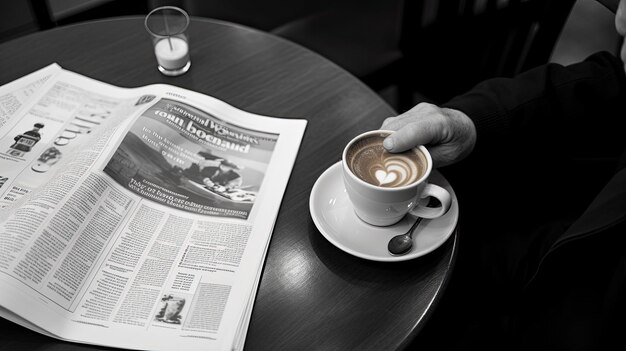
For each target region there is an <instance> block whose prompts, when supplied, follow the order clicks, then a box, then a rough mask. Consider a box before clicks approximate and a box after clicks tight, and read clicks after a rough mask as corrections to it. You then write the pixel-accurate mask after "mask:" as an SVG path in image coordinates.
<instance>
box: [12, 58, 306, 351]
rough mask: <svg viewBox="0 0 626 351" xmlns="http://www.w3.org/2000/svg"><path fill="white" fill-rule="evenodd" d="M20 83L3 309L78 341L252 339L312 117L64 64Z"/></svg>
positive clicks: (168, 343)
mask: <svg viewBox="0 0 626 351" xmlns="http://www.w3.org/2000/svg"><path fill="white" fill-rule="evenodd" d="M18 81H19V80H18ZM18 81H15V82H13V83H10V84H7V85H5V86H3V87H0V101H2V98H6V97H21V98H20V99H18V100H19V106H16V107H14V108H12V110H10V111H9V110H8V109H7V108H5V109H4V110H3V111H5V112H3V117H2V118H3V121H5V122H4V124H3V125H2V126H0V172H2V174H0V177H1V178H0V179H3V181H2V184H1V185H0V196H1V201H0V204H1V205H2V207H3V209H2V212H1V213H0V215H1V217H0V242H1V243H2V244H1V245H0V289H2V291H3V294H0V306H1V308H0V316H2V317H4V318H6V319H8V320H11V321H13V322H16V323H18V324H21V325H23V326H25V327H27V328H30V329H32V330H35V331H37V332H40V333H43V334H46V335H49V336H52V337H56V338H59V339H63V340H68V341H75V342H80V343H89V344H95V345H104V346H112V347H120V348H130V349H150V350H171V349H186V350H231V349H237V348H240V347H241V346H242V345H243V339H244V338H245V334H246V332H245V331H246V329H247V324H248V322H249V317H250V313H251V308H250V306H252V301H253V299H254V295H255V292H256V288H257V286H258V281H259V276H260V272H261V267H262V265H263V261H264V259H265V254H266V251H267V246H268V243H269V239H270V237H271V232H272V229H273V226H274V222H275V220H276V216H277V214H278V209H279V207H280V202H281V200H282V195H283V193H284V190H285V188H286V185H287V182H288V180H289V176H290V173H291V169H292V167H293V163H294V161H295V158H296V156H297V151H298V148H299V145H300V142H301V139H302V137H303V134H304V130H305V127H306V121H305V120H302V119H283V118H273V117H266V116H260V115H256V114H252V113H249V112H246V111H242V110H239V109H237V108H235V107H233V106H230V105H228V104H226V103H224V102H222V101H220V100H217V99H214V98H212V97H210V96H206V95H203V94H199V93H196V92H193V91H189V90H185V89H181V88H177V87H174V86H169V85H150V86H144V87H139V88H132V89H129V88H120V87H115V86H112V85H109V84H106V83H103V82H100V81H96V80H93V79H90V78H87V77H85V76H82V75H78V74H76V73H73V72H70V71H67V70H64V69H62V68H60V67H59V66H58V65H51V66H49V67H46V68H44V69H42V70H40V71H37V72H35V73H33V74H31V75H29V76H26V77H24V79H22V80H21V81H20V82H19V84H16V82H18ZM26 90H29V91H30V92H29V93H28V96H26V95H25V94H26V93H25V91H26ZM14 100H15V99H14Z"/></svg>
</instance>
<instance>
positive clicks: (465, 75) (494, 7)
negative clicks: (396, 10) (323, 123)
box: [400, 0, 575, 102]
mask: <svg viewBox="0 0 626 351" xmlns="http://www.w3.org/2000/svg"><path fill="white" fill-rule="evenodd" d="M574 2H575V0H525V1H523V0H421V1H415V0H405V8H404V19H403V24H402V26H403V29H402V37H401V40H400V48H401V50H402V52H403V54H404V56H405V58H406V60H407V67H408V69H409V71H410V73H412V74H410V76H411V77H412V79H414V80H416V81H417V82H418V86H417V89H418V90H421V92H422V93H423V94H425V95H426V96H430V97H432V99H433V100H435V101H436V102H443V101H445V100H447V99H449V98H451V97H452V96H454V95H456V94H459V93H462V92H464V91H465V90H467V89H469V88H471V87H472V86H473V85H475V84H476V83H478V82H480V81H481V80H484V79H487V78H491V77H512V76H514V75H516V74H518V73H520V72H523V71H525V70H527V69H529V68H532V67H535V66H538V65H541V64H544V63H547V62H548V60H549V58H550V55H551V53H552V50H553V48H554V46H555V43H556V41H557V39H558V37H559V34H560V32H561V29H562V28H563V25H564V24H565V21H566V20H567V17H568V15H569V13H570V11H571V9H572V7H573V5H574Z"/></svg>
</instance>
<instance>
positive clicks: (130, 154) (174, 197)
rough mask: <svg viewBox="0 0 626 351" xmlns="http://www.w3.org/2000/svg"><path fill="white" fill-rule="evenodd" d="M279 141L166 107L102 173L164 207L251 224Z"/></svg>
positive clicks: (146, 119)
mask: <svg viewBox="0 0 626 351" xmlns="http://www.w3.org/2000/svg"><path fill="white" fill-rule="evenodd" d="M277 140H278V135H277V134H273V133H266V132H260V131H256V130H250V129H247V128H243V127H240V126H236V125H233V124H231V123H227V122H225V121H223V120H221V119H219V118H218V117H216V116H213V115H211V114H209V113H207V112H205V111H201V110H199V109H197V108H195V107H193V106H190V105H188V104H185V103H181V102H178V101H174V100H170V99H161V100H159V101H157V102H156V103H155V104H154V105H153V106H151V107H150V108H148V109H147V110H146V111H145V112H144V113H143V114H142V115H141V116H139V117H138V119H137V120H136V121H135V122H134V124H133V126H131V128H130V130H129V131H128V132H127V134H126V135H125V137H124V139H123V140H122V143H121V144H120V146H119V147H118V149H117V150H116V151H115V153H114V155H113V156H112V157H111V159H110V160H109V162H108V164H107V165H106V167H105V169H104V172H105V173H107V174H108V175H109V176H111V177H112V178H113V179H114V180H115V181H117V182H118V183H119V184H121V185H123V186H124V187H126V188H127V189H129V190H131V191H133V192H135V193H136V194H138V195H140V196H142V197H144V198H146V199H148V200H151V201H154V202H157V203H160V204H162V205H166V206H169V207H172V208H176V209H180V210H184V211H187V212H192V213H198V214H204V215H212V216H218V217H231V218H241V219H247V218H248V216H249V214H250V211H251V209H252V207H253V205H254V202H255V199H256V196H257V194H258V191H259V189H260V187H261V184H262V182H263V178H264V176H265V172H266V170H267V167H268V165H269V161H270V159H271V156H272V152H273V150H274V147H275V146H276V142H277Z"/></svg>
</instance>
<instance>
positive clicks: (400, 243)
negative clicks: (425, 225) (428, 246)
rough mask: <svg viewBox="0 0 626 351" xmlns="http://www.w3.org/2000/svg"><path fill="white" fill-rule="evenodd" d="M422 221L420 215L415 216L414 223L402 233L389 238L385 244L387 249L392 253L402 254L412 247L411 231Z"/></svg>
mask: <svg viewBox="0 0 626 351" xmlns="http://www.w3.org/2000/svg"><path fill="white" fill-rule="evenodd" d="M421 221H422V217H417V219H416V220H415V223H413V225H412V226H411V228H409V230H408V231H407V232H406V233H404V234H399V235H396V236H394V237H393V238H391V240H389V243H388V244H387V250H389V253H391V254H392V255H403V254H405V253H407V252H409V250H411V247H413V232H414V231H415V228H416V227H417V225H418V224H419V223H420V222H421Z"/></svg>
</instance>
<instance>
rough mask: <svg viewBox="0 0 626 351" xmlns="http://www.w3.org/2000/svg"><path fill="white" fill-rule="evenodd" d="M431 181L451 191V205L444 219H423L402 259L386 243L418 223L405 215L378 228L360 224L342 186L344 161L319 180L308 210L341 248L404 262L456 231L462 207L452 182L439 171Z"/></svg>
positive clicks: (332, 167) (359, 253)
mask: <svg viewBox="0 0 626 351" xmlns="http://www.w3.org/2000/svg"><path fill="white" fill-rule="evenodd" d="M430 181H431V182H432V183H434V184H437V185H439V186H441V187H443V188H445V189H446V190H448V191H449V192H450V194H451V195H452V205H451V206H450V210H449V211H448V212H447V213H446V214H445V215H443V216H442V217H439V218H436V219H424V220H423V221H422V223H420V224H419V226H418V227H417V229H416V231H415V233H414V234H413V240H415V241H414V243H413V248H411V251H409V253H407V254H405V255H402V256H394V255H392V254H390V253H389V252H388V251H387V243H388V242H389V240H390V239H391V238H392V237H393V236H395V235H398V234H402V233H405V232H406V231H407V230H409V228H410V227H411V224H412V223H413V221H414V220H415V219H414V217H413V216H410V215H409V216H406V217H405V218H403V219H402V220H401V221H400V222H398V223H396V224H394V225H391V226H388V227H377V226H373V225H369V224H367V223H365V222H363V221H361V220H360V219H359V218H358V217H357V216H356V214H355V213H354V210H353V209H352V206H351V204H350V199H348V194H347V193H346V190H345V187H344V185H343V179H342V175H341V161H339V162H337V163H335V164H334V165H332V166H330V167H329V168H328V169H327V170H326V171H324V173H322V175H321V176H320V177H319V178H318V179H317V181H316V182H315V185H313V190H312V191H311V197H310V198H309V208H310V211H311V217H313V222H315V225H316V226H317V229H319V231H320V232H321V233H322V235H324V237H326V239H327V240H328V241H330V242H331V243H332V244H333V245H335V246H337V247H338V248H339V249H341V250H343V251H345V252H347V253H349V254H351V255H354V256H357V257H361V258H364V259H367V260H373V261H405V260H410V259H413V258H417V257H420V256H423V255H425V254H427V253H429V252H431V251H433V250H435V249H436V248H438V247H439V246H441V244H443V243H444V242H446V240H447V239H448V238H449V237H450V235H451V234H452V233H453V232H454V228H455V227H456V223H457V220H458V218H459V205H458V202H457V198H456V195H455V193H454V190H452V187H451V186H450V183H448V181H447V180H446V179H445V178H444V177H443V176H442V175H441V174H440V173H439V172H437V171H436V170H433V172H432V173H431V175H430Z"/></svg>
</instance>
